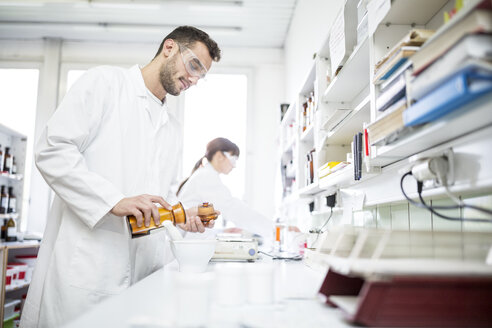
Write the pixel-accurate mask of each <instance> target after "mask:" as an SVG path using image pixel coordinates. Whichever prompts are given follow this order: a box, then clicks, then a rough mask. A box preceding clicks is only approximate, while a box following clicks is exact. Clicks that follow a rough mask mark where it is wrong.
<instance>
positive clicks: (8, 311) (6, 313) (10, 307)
mask: <svg viewBox="0 0 492 328" xmlns="http://www.w3.org/2000/svg"><path fill="white" fill-rule="evenodd" d="M20 302H21V301H20V300H13V299H10V298H6V299H5V305H4V306H3V320H4V322H5V320H6V319H10V318H12V319H14V318H13V317H14V315H15V314H16V313H15V306H16V305H20ZM17 314H19V313H17ZM12 321H13V320H12ZM4 327H5V326H4Z"/></svg>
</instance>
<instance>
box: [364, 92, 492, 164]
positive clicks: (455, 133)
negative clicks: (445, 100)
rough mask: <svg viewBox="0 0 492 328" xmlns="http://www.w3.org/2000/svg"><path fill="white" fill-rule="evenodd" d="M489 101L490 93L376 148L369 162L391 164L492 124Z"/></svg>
mask: <svg viewBox="0 0 492 328" xmlns="http://www.w3.org/2000/svg"><path fill="white" fill-rule="evenodd" d="M491 102H492V94H488V95H485V96H483V97H481V98H479V99H477V100H476V101H474V102H472V103H470V104H468V105H465V106H463V108H460V109H459V110H456V111H454V112H452V113H450V114H449V115H447V116H445V117H444V118H442V119H440V120H438V121H435V122H432V123H430V124H428V125H426V126H423V127H421V128H420V129H419V130H418V131H414V132H413V133H411V134H410V135H408V136H407V137H406V138H403V139H402V140H399V141H396V142H395V143H393V144H390V145H387V146H381V147H377V148H376V149H377V151H376V156H375V158H374V159H371V165H379V166H385V165H388V164H391V163H394V162H396V161H399V160H401V159H404V158H407V157H410V156H412V155H414V154H416V153H419V152H422V151H424V150H426V149H429V148H431V147H433V146H436V145H439V144H441V143H444V142H446V141H450V140H452V139H455V138H457V137H460V136H463V135H466V134H467V133H470V132H474V131H476V130H478V129H480V128H483V127H486V126H488V125H490V124H492V115H491V114H490V104H491Z"/></svg>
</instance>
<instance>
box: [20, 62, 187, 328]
mask: <svg viewBox="0 0 492 328" xmlns="http://www.w3.org/2000/svg"><path fill="white" fill-rule="evenodd" d="M149 97H150V95H149V94H148V93H147V89H146V87H145V84H144V80H143V77H142V74H141V71H140V69H139V67H138V66H134V67H132V68H131V69H122V68H117V67H108V66H105V67H97V68H94V69H90V70H89V71H88V72H87V73H86V74H85V75H84V76H82V77H81V78H80V79H79V80H78V81H77V82H76V83H75V84H74V86H73V87H72V88H71V89H70V91H69V92H68V94H67V95H66V97H65V98H64V99H63V101H62V103H61V104H60V106H59V107H58V109H57V110H56V112H55V113H54V115H53V117H52V118H51V119H50V121H49V122H48V124H47V126H46V129H45V130H44V132H43V134H42V136H41V138H40V140H39V141H38V144H37V147H36V150H35V156H36V164H37V166H38V168H39V170H40V172H41V174H42V175H43V177H44V178H45V180H46V181H47V182H48V184H49V185H50V186H51V188H52V189H53V190H54V191H55V193H56V197H55V200H54V202H53V205H52V208H51V211H50V214H49V217H48V222H47V225H46V230H45V233H44V238H43V241H42V244H41V248H40V250H39V254H38V260H37V264H36V268H35V270H34V275H33V279H32V282H31V285H30V287H29V292H28V296H27V300H26V304H25V306H24V311H23V315H22V322H21V326H22V327H25V328H30V327H50V328H51V327H58V326H61V325H63V324H65V323H66V322H69V321H70V320H72V319H73V318H75V317H76V316H78V315H80V314H81V313H83V312H85V311H87V310H88V309H89V308H90V307H91V306H94V304H96V303H97V302H99V301H101V300H102V299H104V298H106V297H108V296H110V295H113V294H118V293H120V292H121V291H123V290H124V289H125V288H127V287H128V286H130V285H132V284H133V283H135V282H137V281H138V280H140V279H142V278H143V277H145V276H147V275H149V274H150V273H152V272H154V271H156V270H158V269H159V268H161V267H162V266H163V265H164V264H165V261H166V260H165V257H166V255H167V253H168V247H167V242H166V235H165V234H164V233H156V234H153V235H150V236H146V237H142V238H137V239H131V238H130V234H129V230H128V227H127V224H126V220H125V219H124V218H123V217H117V216H114V215H112V214H110V213H109V211H110V210H111V209H112V208H113V207H114V205H116V203H118V202H119V201H120V200H121V199H122V198H124V197H129V196H135V195H140V194H153V195H161V196H162V197H164V199H166V200H167V201H168V202H170V203H175V202H176V199H173V196H172V192H171V189H170V187H171V185H172V184H173V183H174V182H175V180H174V179H175V177H176V175H177V169H178V159H179V158H181V157H180V153H179V152H180V144H181V141H180V140H181V131H180V126H179V124H178V122H177V121H176V120H175V119H173V118H172V117H171V116H169V115H168V113H167V107H166V105H165V104H164V106H163V110H162V114H161V115H160V117H158V119H157V120H156V119H154V121H152V119H151V115H150V112H149V101H150V99H149ZM169 259H172V256H171V255H169Z"/></svg>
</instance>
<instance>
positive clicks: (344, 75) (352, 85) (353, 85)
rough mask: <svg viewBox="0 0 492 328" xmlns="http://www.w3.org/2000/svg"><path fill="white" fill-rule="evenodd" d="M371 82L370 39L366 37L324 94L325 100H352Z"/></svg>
mask: <svg viewBox="0 0 492 328" xmlns="http://www.w3.org/2000/svg"><path fill="white" fill-rule="evenodd" d="M368 84H369V41H368V38H366V39H365V40H364V41H362V43H360V44H359V45H358V46H357V47H356V48H355V50H354V52H353V53H352V55H350V57H349V58H348V59H347V62H346V63H345V64H344V65H343V68H342V69H341V70H340V72H339V73H338V75H337V76H336V77H335V78H334V79H333V81H331V83H330V84H329V85H328V87H327V88H326V90H325V92H324V94H323V101H324V102H351V101H352V100H353V99H354V98H355V96H357V95H358V94H359V93H360V92H361V91H362V90H363V89H364V88H365V87H367V85H368Z"/></svg>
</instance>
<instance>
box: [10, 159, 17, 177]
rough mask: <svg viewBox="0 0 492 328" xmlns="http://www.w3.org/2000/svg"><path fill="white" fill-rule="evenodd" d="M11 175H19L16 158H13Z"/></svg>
mask: <svg viewBox="0 0 492 328" xmlns="http://www.w3.org/2000/svg"><path fill="white" fill-rule="evenodd" d="M10 173H12V174H17V163H16V162H15V156H12V168H11V169H10Z"/></svg>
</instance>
